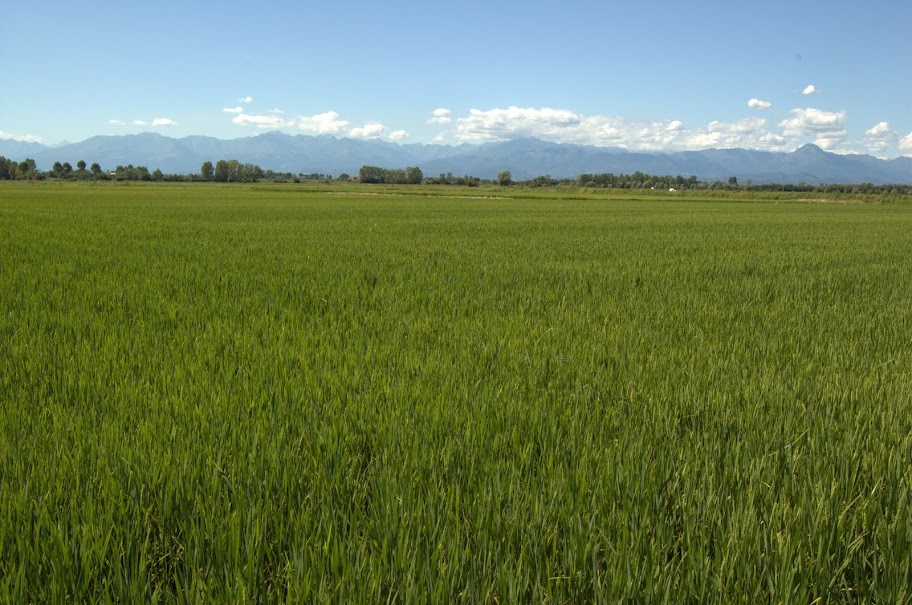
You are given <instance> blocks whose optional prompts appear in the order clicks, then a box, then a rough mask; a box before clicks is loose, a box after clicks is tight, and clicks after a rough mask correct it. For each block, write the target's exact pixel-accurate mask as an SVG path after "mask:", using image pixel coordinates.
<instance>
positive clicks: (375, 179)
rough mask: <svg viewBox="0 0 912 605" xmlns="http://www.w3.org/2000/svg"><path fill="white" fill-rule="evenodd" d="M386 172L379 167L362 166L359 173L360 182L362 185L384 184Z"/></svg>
mask: <svg viewBox="0 0 912 605" xmlns="http://www.w3.org/2000/svg"><path fill="white" fill-rule="evenodd" d="M385 172H386V171H385V170H384V169H383V168H379V167H377V166H362V167H361V169H360V170H359V171H358V180H360V181H361V182H362V183H383V182H385V181H384V177H385Z"/></svg>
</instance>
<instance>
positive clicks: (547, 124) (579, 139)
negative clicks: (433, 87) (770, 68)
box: [455, 107, 786, 151]
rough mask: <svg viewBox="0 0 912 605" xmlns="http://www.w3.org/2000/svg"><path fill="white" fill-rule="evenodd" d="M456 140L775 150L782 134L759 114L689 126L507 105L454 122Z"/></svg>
mask: <svg viewBox="0 0 912 605" xmlns="http://www.w3.org/2000/svg"><path fill="white" fill-rule="evenodd" d="M456 122H457V124H456V133H455V137H456V139H458V140H460V141H471V142H487V141H502V140H508V139H514V138H521V137H536V138H540V139H544V140H546V141H553V142H556V143H577V144H582V145H596V146H601V147H605V146H610V147H620V148H624V149H636V150H643V151H667V150H683V149H705V148H708V147H719V148H729V147H746V148H754V149H772V148H778V147H780V146H782V145H784V144H785V143H786V140H785V138H784V137H782V136H780V135H777V134H774V133H771V132H770V131H769V129H768V128H769V124H768V122H767V121H766V120H763V119H762V118H747V119H744V120H739V121H736V122H727V123H726V122H711V123H710V124H708V125H707V126H706V127H705V128H697V129H689V128H688V127H687V126H686V125H685V124H684V122H682V121H681V120H662V121H655V122H640V121H635V120H630V119H628V118H624V117H620V116H601V115H594V116H585V115H582V114H577V113H575V112H572V111H568V110H559V109H549V108H533V107H528V108H522V107H509V108H507V109H492V110H488V111H481V110H478V109H473V110H471V111H470V113H469V115H468V117H465V118H458V119H457V120H456Z"/></svg>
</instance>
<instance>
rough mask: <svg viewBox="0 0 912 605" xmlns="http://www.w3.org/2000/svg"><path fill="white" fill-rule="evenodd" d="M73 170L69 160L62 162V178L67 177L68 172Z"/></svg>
mask: <svg viewBox="0 0 912 605" xmlns="http://www.w3.org/2000/svg"><path fill="white" fill-rule="evenodd" d="M71 172H73V165H72V164H70V163H69V162H64V163H63V176H64V178H66V177H69V176H70V173H71Z"/></svg>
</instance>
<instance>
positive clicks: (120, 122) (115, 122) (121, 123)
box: [108, 120, 127, 126]
mask: <svg viewBox="0 0 912 605" xmlns="http://www.w3.org/2000/svg"><path fill="white" fill-rule="evenodd" d="M108 124H110V125H111V126H126V124H127V123H126V122H124V121H123V120H108Z"/></svg>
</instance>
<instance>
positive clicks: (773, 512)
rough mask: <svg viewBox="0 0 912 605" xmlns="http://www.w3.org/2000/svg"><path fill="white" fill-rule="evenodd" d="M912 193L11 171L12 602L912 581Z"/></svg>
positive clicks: (338, 598) (5, 363)
mask: <svg viewBox="0 0 912 605" xmlns="http://www.w3.org/2000/svg"><path fill="white" fill-rule="evenodd" d="M910 232H912V207H910V206H906V205H891V206H861V205H857V206H852V205H802V204H773V203H750V202H744V201H740V202H736V203H725V202H712V203H701V202H693V201H691V202H683V203H682V202H680V201H679V202H661V201H649V202H643V201H640V202H636V201H627V202H623V201H605V200H586V201H579V200H577V201H573V200H570V201H568V200H563V201H561V200H554V199H552V200H547V199H546V200H490V199H489V200H474V199H443V198H441V199H435V198H419V197H411V196H408V195H401V196H396V195H393V196H359V195H324V194H320V193H316V192H311V193H292V194H284V193H283V194H279V193H278V191H276V190H268V189H267V190H258V189H255V188H230V187H210V186H199V187H154V186H148V187H137V186H130V187H119V186H114V185H109V186H103V187H63V186H31V187H30V186H24V185H18V184H16V185H10V186H4V187H2V188H0V601H10V602H20V603H25V602H63V601H74V602H115V601H116V602H201V601H210V602H275V601H285V602H309V601H321V602H322V601H331V602H387V601H397V602H416V603H428V602H441V603H450V602H466V603H476V602H500V603H510V602H587V601H591V602H617V601H623V600H627V601H633V602H681V601H690V602H697V601H699V602H705V601H714V602H720V601H722V602H744V603H754V602H782V603H810V602H813V601H815V600H817V601H818V602H860V601H867V602H884V603H902V602H910V601H912V591H910V588H909V587H910V586H912V504H910V494H912V489H910V488H912V414H910V409H912V305H910V301H912V238H910V237H909V233H910Z"/></svg>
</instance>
